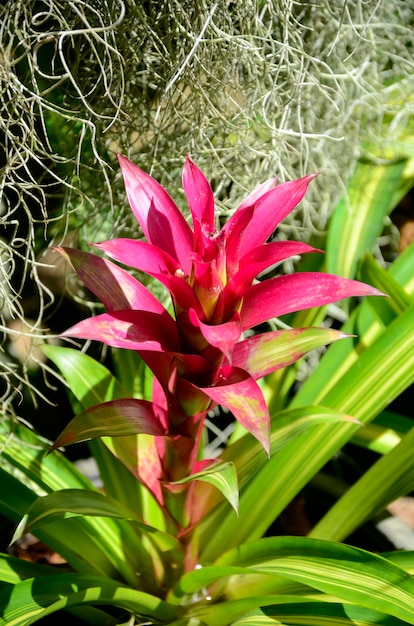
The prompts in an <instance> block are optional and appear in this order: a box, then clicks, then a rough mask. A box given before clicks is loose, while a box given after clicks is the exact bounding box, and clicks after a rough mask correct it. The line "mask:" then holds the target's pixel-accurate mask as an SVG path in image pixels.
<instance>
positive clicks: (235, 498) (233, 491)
mask: <svg viewBox="0 0 414 626" xmlns="http://www.w3.org/2000/svg"><path fill="white" fill-rule="evenodd" d="M193 480H201V481H202V482H206V483H209V484H210V485H213V486H214V487H216V488H217V489H218V490H219V491H220V492H221V493H222V494H223V496H224V497H225V498H226V499H227V500H228V501H229V503H230V504H231V506H232V507H233V509H234V510H235V511H236V513H237V508H238V504H239V489H238V486H237V473H236V469H235V467H234V464H233V463H220V462H219V463H215V464H214V465H211V466H210V467H207V468H206V469H204V470H202V471H201V472H196V473H195V474H191V476H187V477H186V478H182V479H181V480H176V481H174V482H173V483H171V484H172V485H184V484H186V483H189V482H192V481H193Z"/></svg>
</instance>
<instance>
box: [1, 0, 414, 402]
mask: <svg viewBox="0 0 414 626" xmlns="http://www.w3.org/2000/svg"><path fill="white" fill-rule="evenodd" d="M413 21H414V7H413V5H412V4H411V3H407V2H405V0H393V1H392V2H387V1H386V0H369V1H363V0H343V1H341V2H334V3H332V2H329V0H320V1H319V2H317V3H316V2H313V1H304V2H294V1H293V0H282V1H276V0H246V1H244V2H229V1H224V0H217V1H216V2H212V1H210V0H201V1H200V2H197V3H194V2H192V1H190V0H184V1H181V2H178V1H176V0H167V1H163V2H161V1H152V0H148V1H146V2H136V1H133V0H92V1H88V2H86V1H84V0H69V1H66V0H65V1H63V0H61V1H59V0H36V1H35V0H30V1H29V2H24V3H22V2H20V1H18V0H9V1H8V2H7V3H5V4H4V5H3V6H2V7H1V8H0V24H1V26H0V28H1V47H0V81H1V88H0V143H1V147H2V150H1V151H0V159H1V163H0V167H1V179H0V180H1V183H0V193H1V231H2V232H1V233H0V235H1V237H2V238H1V240H0V255H1V264H0V269H1V278H0V301H1V324H2V326H1V329H2V331H3V332H4V341H3V344H2V351H3V352H2V357H1V361H2V362H1V365H0V369H1V375H2V377H3V379H4V386H3V387H2V393H3V400H4V401H8V399H10V398H11V397H12V396H13V394H14V393H16V390H18V389H19V387H20V386H21V385H22V384H24V383H26V384H27V382H28V380H27V372H28V370H29V369H30V367H31V364H32V363H33V361H30V359H29V355H30V354H31V355H32V357H33V351H30V350H29V352H28V353H27V356H26V357H25V360H24V362H23V366H22V369H20V368H17V367H16V364H15V363H14V362H13V358H12V356H10V353H9V345H10V342H9V339H13V338H14V337H15V336H16V334H19V333H20V331H21V326H20V327H19V326H17V327H16V325H15V322H16V320H19V319H20V320H25V322H26V326H25V331H26V332H27V334H28V335H29V340H31V339H36V337H37V338H38V337H39V336H40V337H41V338H42V337H43V336H45V335H46V334H47V332H48V328H49V327H50V326H51V325H52V324H51V321H50V319H51V318H50V315H51V312H52V311H53V310H54V308H55V305H56V298H58V299H59V297H60V296H61V294H62V289H63V287H62V285H60V286H59V287H57V286H56V283H55V282H53V281H52V282H51V281H50V268H48V265H49V262H50V259H49V257H47V256H45V255H44V250H45V248H47V246H49V245H51V244H58V243H60V242H61V241H62V240H63V239H65V241H68V240H69V241H70V243H71V244H72V245H79V246H84V245H85V242H87V241H98V240H102V239H105V238H107V237H110V236H115V235H121V234H126V233H127V232H129V231H131V229H134V228H135V226H134V225H133V224H132V223H131V222H130V221H129V219H130V218H129V212H128V211H127V207H126V204H125V194H124V190H123V186H122V183H121V180H120V176H119V172H118V168H117V167H116V166H115V167H114V165H115V159H114V151H116V150H120V151H122V152H123V153H125V154H127V155H128V156H130V157H131V158H132V159H133V160H135V161H136V162H137V164H138V165H140V167H142V168H143V169H145V170H147V171H149V172H151V173H152V175H153V176H155V177H156V178H157V179H158V180H159V181H160V182H161V183H162V184H163V185H164V186H166V187H167V188H168V189H169V190H170V192H171V194H172V195H173V196H174V197H175V198H176V199H177V200H178V201H180V199H181V200H182V198H183V196H182V191H181V189H180V187H181V181H180V171H181V167H182V164H183V159H184V155H185V153H186V152H190V153H191V155H192V156H193V158H194V159H195V160H196V162H197V163H198V165H199V166H201V167H202V168H203V170H204V172H205V173H206V175H207V177H208V178H209V179H210V180H211V181H212V185H213V188H214V190H215V192H216V197H217V201H218V203H219V204H220V205H221V206H222V209H223V211H226V210H228V209H229V208H232V207H235V206H236V205H237V202H238V201H239V200H240V199H241V198H242V197H243V195H244V194H245V193H246V191H247V190H250V189H252V187H254V186H255V185H256V184H257V183H258V182H260V181H262V180H264V179H266V178H267V177H269V176H272V175H274V174H277V175H278V176H279V177H280V179H281V180H286V179H290V178H295V177H299V176H300V175H303V174H304V173H309V172H313V171H319V170H321V171H322V172H323V175H322V176H320V177H318V179H317V181H316V184H315V185H314V186H313V191H312V192H311V193H310V194H308V195H307V199H306V201H305V202H304V203H303V204H302V206H301V209H300V211H299V212H297V213H296V214H294V216H293V217H292V218H291V220H290V221H289V220H288V221H287V222H285V224H284V226H283V227H282V229H281V230H280V233H279V235H280V236H281V237H286V238H287V237H292V238H298V239H301V240H310V239H311V238H312V237H315V236H323V234H324V229H325V227H326V224H327V220H328V218H329V216H330V214H331V212H332V209H333V207H334V206H335V204H336V202H337V200H338V199H339V197H340V196H341V195H342V194H343V193H344V190H345V188H346V183H347V180H348V178H349V176H350V173H351V171H352V169H353V167H354V165H355V162H356V159H357V158H358V157H360V156H361V151H362V150H363V149H364V148H366V147H367V146H369V147H370V148H371V149H373V150H374V151H375V148H380V144H381V142H382V141H384V140H388V145H390V143H389V141H390V139H391V140H392V141H393V142H396V141H398V138H399V136H400V135H401V134H402V133H404V130H405V129H406V127H407V124H408V122H409V117H410V114H412V107H413V101H412V95H411V93H412V83H413V78H412V76H413V60H412V26H413ZM384 122H386V124H384ZM391 145H392V144H391ZM377 152H378V150H377ZM387 156H390V155H389V154H388V155H387ZM391 157H392V154H391ZM224 201H225V203H226V207H227V208H225V207H224ZM222 203H223V204H222ZM48 270H49V271H48ZM67 288H69V291H70V292H71V297H72V298H74V299H77V300H81V301H85V299H87V296H86V294H85V293H84V292H82V291H81V290H80V288H79V286H78V285H77V284H76V283H74V284H72V283H69V285H66V289H67ZM52 330H54V329H53V328H52Z"/></svg>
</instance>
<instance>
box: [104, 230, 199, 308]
mask: <svg viewBox="0 0 414 626" xmlns="http://www.w3.org/2000/svg"><path fill="white" fill-rule="evenodd" d="M95 245H96V247H97V248H99V249H100V250H103V251H104V252H105V254H107V255H108V256H110V257H111V258H113V259H115V260H116V261H119V262H120V263H125V265H129V266H130V267H135V268H137V269H139V270H141V271H143V272H146V273H147V274H150V275H151V276H153V277H154V278H156V279H157V280H159V281H160V283H162V284H163V285H165V287H167V289H168V290H169V291H170V292H171V295H172V296H173V298H174V300H175V302H176V303H177V304H178V307H179V308H181V309H188V308H190V307H192V308H194V309H196V310H197V312H198V313H199V314H200V315H202V314H203V309H202V308H201V305H200V302H199V301H198V299H197V296H196V294H195V293H194V291H193V289H192V288H191V287H190V285H189V284H188V283H187V281H186V277H185V276H182V275H181V274H182V269H181V267H180V266H179V264H178V262H177V261H175V260H174V259H173V258H172V257H171V256H170V255H169V254H167V253H166V252H164V251H163V250H161V248H158V247H157V246H154V245H152V244H149V243H147V242H145V241H135V240H133V239H112V240H110V241H105V242H103V243H100V244H95Z"/></svg>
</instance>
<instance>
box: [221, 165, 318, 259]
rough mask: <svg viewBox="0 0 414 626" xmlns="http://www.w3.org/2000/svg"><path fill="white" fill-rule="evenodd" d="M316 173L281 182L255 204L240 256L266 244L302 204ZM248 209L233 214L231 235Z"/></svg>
mask: <svg viewBox="0 0 414 626" xmlns="http://www.w3.org/2000/svg"><path fill="white" fill-rule="evenodd" d="M313 178H315V175H310V176H304V177H303V178H300V179H299V180H291V181H288V182H286V183H282V184H280V185H277V187H275V188H274V189H271V190H270V191H268V192H266V193H265V194H264V195H263V196H262V197H261V198H260V199H259V200H257V202H256V203H255V205H254V214H253V217H252V219H251V220H250V221H249V223H248V225H247V227H246V228H245V230H244V232H243V237H242V241H241V244H240V256H241V257H242V256H244V255H245V254H247V253H248V252H250V250H253V249H254V248H257V247H258V246H260V245H262V244H263V243H264V242H265V241H266V240H267V239H268V238H269V237H270V235H271V234H272V233H273V232H274V230H275V229H276V228H277V226H278V225H279V224H280V222H281V221H282V220H283V219H284V218H285V217H286V216H287V215H289V213H290V212H291V211H293V209H294V208H295V207H296V206H297V205H298V204H299V202H300V201H301V200H302V198H303V196H304V195H305V193H306V190H307V188H308V185H309V183H310V181H311V180H312V179H313ZM245 210H246V208H244V209H238V210H237V211H236V213H235V214H234V215H233V216H232V217H231V218H230V220H229V222H228V224H229V226H227V224H226V225H225V227H224V228H226V227H227V229H228V232H229V236H230V231H231V230H233V227H234V224H236V223H237V221H238V220H239V219H241V218H242V214H243V212H244V211H245Z"/></svg>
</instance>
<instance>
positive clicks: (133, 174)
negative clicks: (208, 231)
mask: <svg viewBox="0 0 414 626" xmlns="http://www.w3.org/2000/svg"><path fill="white" fill-rule="evenodd" d="M118 160H119V164H120V166H121V170H122V174H123V176H124V182H125V190H126V193H127V196H128V200H129V204H130V205H131V208H132V210H133V212H134V215H135V217H136V218H137V220H138V222H139V224H140V226H141V228H142V230H143V232H144V234H145V236H146V237H147V239H148V241H149V242H151V243H155V244H156V245H158V246H159V247H161V248H163V249H164V250H165V251H166V252H168V253H169V254H170V255H171V256H172V257H173V258H175V259H177V261H179V263H180V265H181V267H182V268H183V270H184V271H185V272H186V273H189V271H190V262H189V258H190V254H191V251H192V248H193V234H192V232H191V228H190V227H189V225H188V224H187V222H186V220H185V218H184V216H183V215H182V213H181V212H180V210H179V208H178V207H177V205H176V204H175V202H174V200H173V199H172V198H171V196H170V195H169V194H168V193H167V191H166V190H165V189H164V188H163V187H162V186H161V185H160V184H159V183H158V182H157V181H156V180H154V179H153V178H152V177H151V176H149V174H146V173H145V172H144V171H143V170H141V169H140V168H139V167H137V166H136V165H135V164H134V163H132V161H130V160H129V159H127V158H126V157H124V156H122V155H118Z"/></svg>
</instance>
